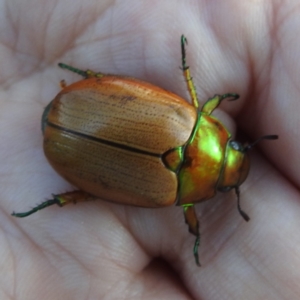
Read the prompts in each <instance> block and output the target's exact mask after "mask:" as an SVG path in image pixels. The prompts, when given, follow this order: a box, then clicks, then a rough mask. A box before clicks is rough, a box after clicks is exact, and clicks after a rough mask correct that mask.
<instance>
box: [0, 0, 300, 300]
mask: <svg viewBox="0 0 300 300" xmlns="http://www.w3.org/2000/svg"><path fill="white" fill-rule="evenodd" d="M1 2H2V3H1V4H2V5H1V7H2V9H1V10H0V14H1V17H0V28H2V30H1V31H0V57H1V60H0V61H1V73H0V84H1V89H0V101H1V102H0V107H1V110H0V128H1V130H0V140H1V144H0V161H1V164H0V205H1V210H0V214H1V216H0V228H1V231H0V244H1V247H0V265H1V274H2V275H1V278H0V280H1V288H0V298H1V299H22V300H25V299H210V300H214V299H252V300H253V299H266V298H267V299H289V300H290V299H299V298H300V284H299V282H300V256H299V253H300V246H299V245H300V234H299V228H300V201H299V199H300V195H299V185H300V174H299V153H300V146H299V142H298V141H299V140H300V139H299V138H300V137H299V135H300V133H299V125H300V124H299V121H298V120H299V111H300V104H299V100H298V99H299V96H300V89H299V80H298V79H299V78H300V63H299V62H300V60H299V53H300V42H299V38H298V35H299V31H300V23H299V12H300V5H299V4H298V3H299V2H298V1H296V0H295V1H292V0H291V1H282V2H277V1H249V2H248V1H245V2H241V1H237V0H235V1H234V0H231V1H229V0H228V1H184V2H182V1H164V2H157V3H156V4H155V5H153V1H140V2H136V1H100V2H99V1H89V0H87V1H85V2H84V5H83V4H82V3H81V2H78V1H77V2H74V1H50V0H47V1H31V0H26V1H16V0H14V1H11V0H10V1H8V0H7V1H5V0H2V1H1ZM3 29H4V30H3ZM182 33H184V34H185V35H186V36H187V38H188V41H189V44H188V46H187V60H188V64H189V65H190V66H191V73H192V76H193V78H194V82H195V86H196V87H197V92H198V97H199V101H200V102H201V104H202V103H204V101H205V100H206V99H207V98H208V97H211V96H213V95H214V94H215V93H219V94H222V93H226V92H236V93H238V94H240V95H241V98H240V99H239V100H238V101H236V102H226V103H223V104H222V105H221V107H220V109H219V110H218V111H217V113H216V114H218V116H219V117H220V119H222V120H223V121H224V123H226V124H227V125H228V126H229V128H230V129H233V126H232V124H233V123H232V121H231V120H232V119H231V118H234V119H235V121H236V123H237V128H239V133H240V136H241V137H242V139H243V140H249V141H254V140H255V139H256V138H258V137H259V136H261V135H265V134H278V135H279V137H280V138H279V140H278V141H264V142H262V143H261V144H259V145H258V146H257V147H256V148H255V149H254V150H253V151H252V152H251V161H252V167H251V172H250V174H249V177H248V179H247V180H246V182H245V183H244V184H243V185H242V187H241V200H242V207H243V209H244V210H245V211H246V212H247V213H248V214H249V216H250V217H251V220H250V222H248V223H246V222H245V221H244V220H243V219H242V218H241V216H240V215H239V214H238V212H237V210H236V199H235V195H234V193H233V192H229V193H227V194H218V195H217V196H216V197H215V198H214V200H211V201H208V202H206V203H204V204H202V205H198V206H197V213H198V216H199V219H200V221H201V234H202V240H201V246H200V251H199V254H200V260H201V263H202V267H201V268H199V267H197V266H196V265H195V262H194V258H193V255H192V247H193V243H194V237H193V236H192V235H191V234H189V233H188V232H187V226H186V225H185V224H184V220H183V213H182V209H181V208H180V207H175V206H173V207H169V208H165V209H142V208H136V207H125V206H120V205H116V204H113V203H107V202H104V201H96V202H90V203H81V204H78V205H76V206H73V205H70V206H67V207H65V208H58V207H51V208H48V209H46V210H43V211H40V212H38V213H36V214H34V215H32V216H30V217H28V218H25V219H17V218H13V217H12V216H11V215H10V214H11V212H12V211H17V212H20V211H26V210H28V209H29V208H30V207H32V206H34V205H35V204H37V203H40V202H42V201H43V200H45V198H50V197H51V193H61V192H66V191H72V190H73V189H74V187H72V186H71V185H70V184H68V183H67V182H65V181H64V180H63V179H62V178H60V177H59V176H58V175H57V174H56V173H55V172H54V171H53V170H52V169H51V167H50V165H49V164H48V162H47V161H46V159H45V157H44V155H43V150H42V134H41V130H40V118H41V115H42V112H43V108H44V107H45V106H46V105H47V104H48V103H49V101H50V100H51V99H52V98H53V97H54V96H55V95H56V94H57V93H58V92H59V89H60V88H59V81H60V80H61V79H65V80H66V82H67V84H68V83H71V82H74V81H77V80H80V77H78V76H77V75H75V74H72V73H69V72H66V71H64V70H60V69H59V68H58V67H57V63H58V62H60V61H62V62H65V63H68V64H71V65H74V66H76V67H79V68H81V69H86V68H90V69H93V70H95V71H101V72H107V73H115V74H123V75H130V76H135V77H138V78H140V79H143V80H147V81H149V82H151V83H154V84H157V85H159V86H161V87H163V88H166V89H169V90H171V91H172V92H175V93H177V94H179V95H181V96H182V97H184V98H186V99H188V100H189V97H188V93H187V91H186V85H185V83H184V80H183V76H182V73H181V70H180V69H179V66H180V59H181V57H180V44H179V42H180V35H181V34H182Z"/></svg>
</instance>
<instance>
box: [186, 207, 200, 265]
mask: <svg viewBox="0 0 300 300" xmlns="http://www.w3.org/2000/svg"><path fill="white" fill-rule="evenodd" d="M183 211H184V218H185V223H187V224H188V226H189V232H190V233H192V234H194V235H195V236H196V240H195V244H194V249H193V252H194V257H195V261H196V264H197V266H200V262H199V255H198V248H199V244H200V232H199V222H198V219H197V215H196V212H195V207H194V205H193V204H190V205H184V206H183Z"/></svg>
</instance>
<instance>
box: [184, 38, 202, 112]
mask: <svg viewBox="0 0 300 300" xmlns="http://www.w3.org/2000/svg"><path fill="white" fill-rule="evenodd" d="M186 44H187V39H186V37H185V36H184V35H182V36H181V65H182V70H183V75H184V78H185V80H186V83H187V87H188V90H189V93H190V96H191V98H192V102H193V105H194V106H195V108H196V109H198V106H199V102H198V98H197V92H196V88H195V85H194V82H193V78H192V77H191V73H190V67H189V66H187V65H186V54H185V45H186Z"/></svg>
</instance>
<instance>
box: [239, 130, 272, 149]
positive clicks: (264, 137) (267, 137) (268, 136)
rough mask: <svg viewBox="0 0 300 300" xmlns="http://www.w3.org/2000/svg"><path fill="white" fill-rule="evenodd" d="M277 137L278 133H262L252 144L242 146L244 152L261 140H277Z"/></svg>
mask: <svg viewBox="0 0 300 300" xmlns="http://www.w3.org/2000/svg"><path fill="white" fill-rule="evenodd" d="M277 139H278V135H275V134H270V135H263V136H261V137H260V138H258V139H257V140H256V141H254V142H253V143H252V144H250V145H248V146H246V147H245V148H244V152H247V151H249V150H250V149H251V148H253V147H254V146H255V145H256V144H257V143H259V142H260V141H262V140H277Z"/></svg>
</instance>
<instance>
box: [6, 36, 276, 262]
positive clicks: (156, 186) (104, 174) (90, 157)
mask: <svg viewBox="0 0 300 300" xmlns="http://www.w3.org/2000/svg"><path fill="white" fill-rule="evenodd" d="M186 42H187V40H186V38H185V37H184V36H182V37H181V52H182V70H183V73H184V77H185V79H186V82H187V87H188V90H189V93H190V96H191V98H192V104H189V103H187V102H186V101H185V100H184V99H182V98H180V97H179V96H177V95H175V94H173V93H171V92H168V91H165V90H163V89H161V88H159V87H157V86H154V85H152V84H149V83H146V82H143V81H140V80H138V79H134V78H131V77H125V76H117V75H107V74H102V73H96V72H93V71H91V70H87V71H82V70H79V69H76V68H73V67H71V66H68V65H65V64H59V66H60V67H61V68H64V69H68V70H70V71H72V72H75V73H78V74H79V75H81V76H83V77H84V78H85V79H83V80H81V81H79V82H76V83H73V84H71V85H69V86H66V85H65V84H64V83H63V84H62V87H63V88H62V91H61V92H60V93H59V94H58V95H57V96H56V97H55V98H54V100H53V101H52V102H51V103H50V104H49V105H48V106H47V107H46V109H45V111H44V113H43V116H42V131H43V135H44V152H45V155H46V157H47V159H48V161H49V162H50V164H51V165H52V167H53V168H54V169H55V170H56V171H57V172H58V173H59V174H60V175H61V176H62V177H64V178H65V179H66V180H68V181H69V182H70V183H72V184H73V185H75V186H76V187H78V189H79V190H78V191H73V192H68V193H63V194H58V195H54V197H53V199H51V200H47V201H45V202H43V203H41V204H40V205H38V206H36V207H34V208H33V209H31V210H29V211H27V212H24V213H15V212H14V213H13V214H12V215H13V216H15V217H26V216H28V215H30V214H32V213H34V212H36V211H38V210H41V209H43V208H45V207H48V206H50V205H53V204H57V205H59V206H64V205H66V204H68V203H74V202H79V201H88V200H92V199H95V198H101V199H104V200H107V201H112V202H116V203H120V204H126V205H135V206H141V207H149V208H155V207H165V206H169V205H173V204H176V205H180V206H182V207H183V210H184V216H185V221H186V223H187V224H188V227H189V231H190V232H191V233H192V234H194V235H195V236H196V240H195V244H194V249H193V253H194V256H195V260H196V263H197V265H199V259H198V246H199V242H200V233H199V224H198V219H197V216H196V213H195V210H194V204H195V203H198V202H202V201H206V200H208V199H210V198H212V197H213V196H214V195H215V194H216V192H217V191H229V190H231V189H235V192H236V196H237V207H238V211H239V212H240V214H241V215H242V217H243V218H244V219H245V220H246V221H248V220H249V217H248V216H247V214H246V213H245V212H243V211H242V210H241V208H240V197H239V186H240V185H241V184H242V183H243V182H244V180H245V179H246V177H247V175H248V171H249V158H248V150H249V149H250V148H252V146H253V145H254V144H256V143H257V142H258V141H260V140H262V139H269V140H274V139H277V138H278V137H277V136H276V135H267V136H263V137H261V138H260V139H258V140H257V141H256V142H254V143H253V144H251V145H246V146H244V145H242V144H240V143H238V142H236V141H233V140H232V139H231V134H230V133H229V132H228V131H227V129H226V128H225V127H224V125H223V124H222V123H221V122H220V121H219V120H218V119H217V118H215V117H213V116H212V115H211V113H212V111H213V110H214V109H215V108H216V107H218V105H219V104H220V103H221V102H222V101H223V100H225V99H228V100H236V99H238V98H239V96H238V95H237V94H235V93H227V94H224V95H215V96H213V97H212V98H210V99H208V100H207V101H206V103H205V104H204V105H203V106H202V108H201V109H199V107H198V99H197V95H196V90H195V87H194V84H193V81H192V78H191V75H190V71H189V67H188V66H187V65H186V55H185V45H186Z"/></svg>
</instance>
